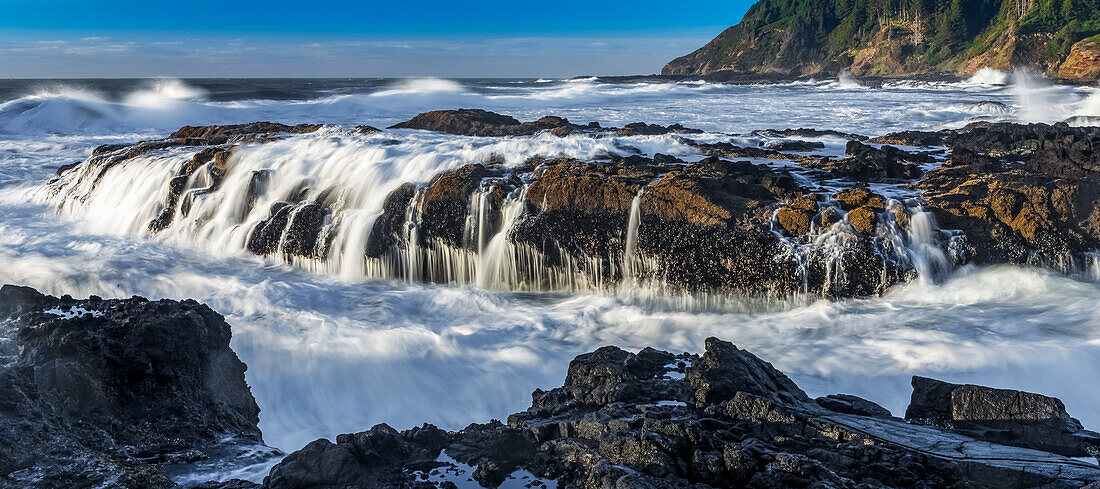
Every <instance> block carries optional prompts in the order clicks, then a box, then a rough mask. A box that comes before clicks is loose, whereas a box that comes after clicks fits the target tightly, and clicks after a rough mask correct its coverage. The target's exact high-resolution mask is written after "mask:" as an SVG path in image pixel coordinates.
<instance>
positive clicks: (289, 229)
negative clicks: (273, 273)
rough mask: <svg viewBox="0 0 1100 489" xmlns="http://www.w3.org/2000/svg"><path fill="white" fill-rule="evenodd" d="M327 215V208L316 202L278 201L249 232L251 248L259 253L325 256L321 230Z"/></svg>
mask: <svg viewBox="0 0 1100 489" xmlns="http://www.w3.org/2000/svg"><path fill="white" fill-rule="evenodd" d="M328 216H329V210H328V208H326V207H324V206H322V205H320V204H317V203H302V204H297V205H292V204H289V203H287V202H277V203H275V204H273V205H272V207H271V210H270V213H269V215H268V217H267V218H266V219H264V220H263V221H261V222H260V223H259V224H257V225H256V227H255V228H253V229H252V232H251V234H249V236H248V243H247V245H246V246H247V247H248V251H251V252H252V253H255V254H257V255H270V254H273V253H276V252H282V253H283V254H284V255H286V256H288V257H291V256H297V257H302V258H310V259H318V258H323V257H324V255H325V250H324V246H323V245H325V244H326V243H325V240H324V236H322V233H321V231H322V229H323V228H324V225H325V222H326V220H327V218H328Z"/></svg>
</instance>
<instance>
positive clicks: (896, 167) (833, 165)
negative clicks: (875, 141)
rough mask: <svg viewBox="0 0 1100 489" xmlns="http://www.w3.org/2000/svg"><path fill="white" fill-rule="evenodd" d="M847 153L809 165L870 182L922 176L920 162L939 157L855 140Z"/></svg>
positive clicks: (845, 151) (847, 147)
mask: <svg viewBox="0 0 1100 489" xmlns="http://www.w3.org/2000/svg"><path fill="white" fill-rule="evenodd" d="M844 153H845V155H847V156H848V157H847V158H839V159H824V160H821V161H813V162H810V163H808V164H807V165H806V166H808V167H810V168H816V169H820V170H825V171H828V172H829V173H831V174H832V175H834V176H837V177H842V178H851V179H855V180H857V181H861V182H870V181H882V180H912V179H916V178H920V176H921V174H922V173H924V170H922V169H921V168H920V166H919V165H920V164H924V163H932V162H934V161H935V158H934V157H932V156H930V155H927V154H923V153H910V152H907V151H902V150H900V149H898V148H895V147H893V146H887V145H884V146H881V147H877V148H876V147H874V146H870V145H867V144H863V143H861V142H859V141H854V140H853V141H848V144H847V146H846V147H845V150H844Z"/></svg>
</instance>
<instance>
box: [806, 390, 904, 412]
mask: <svg viewBox="0 0 1100 489" xmlns="http://www.w3.org/2000/svg"><path fill="white" fill-rule="evenodd" d="M814 402H816V403H817V405H819V406H821V407H823V408H825V409H828V410H830V411H835V412H838V413H845V414H855V415H859V416H876V417H890V410H888V409H886V408H884V407H882V406H879V405H878V404H876V403H874V402H871V401H868V400H867V399H863V398H861V397H856V396H853V395H851V394H831V395H828V396H824V397H819V398H817V399H814Z"/></svg>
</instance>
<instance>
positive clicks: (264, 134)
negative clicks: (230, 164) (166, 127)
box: [168, 122, 324, 145]
mask: <svg viewBox="0 0 1100 489" xmlns="http://www.w3.org/2000/svg"><path fill="white" fill-rule="evenodd" d="M323 126H324V125H323V124H298V125H296V126H288V125H286V124H279V123H276V122H253V123H251V124H232V125H226V126H183V127H181V128H180V129H179V130H177V131H176V132H174V133H172V134H170V135H169V136H168V138H169V139H188V140H192V141H189V142H188V143H189V144H190V145H195V144H201V143H203V142H205V143H206V144H225V143H229V142H263V141H266V140H269V139H271V138H274V137H278V134H280V133H287V134H307V133H311V132H317V130H318V129H320V128H321V127H323Z"/></svg>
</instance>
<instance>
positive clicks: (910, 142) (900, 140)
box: [867, 130, 955, 147]
mask: <svg viewBox="0 0 1100 489" xmlns="http://www.w3.org/2000/svg"><path fill="white" fill-rule="evenodd" d="M954 134H955V133H954V131H950V130H943V131H938V132H927V131H900V132H892V133H890V134H887V135H885V136H879V137H876V138H871V139H868V140H867V142H868V143H875V144H893V145H897V146H917V147H929V146H943V145H944V140H945V139H946V138H948V137H949V136H952V135H954Z"/></svg>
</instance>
